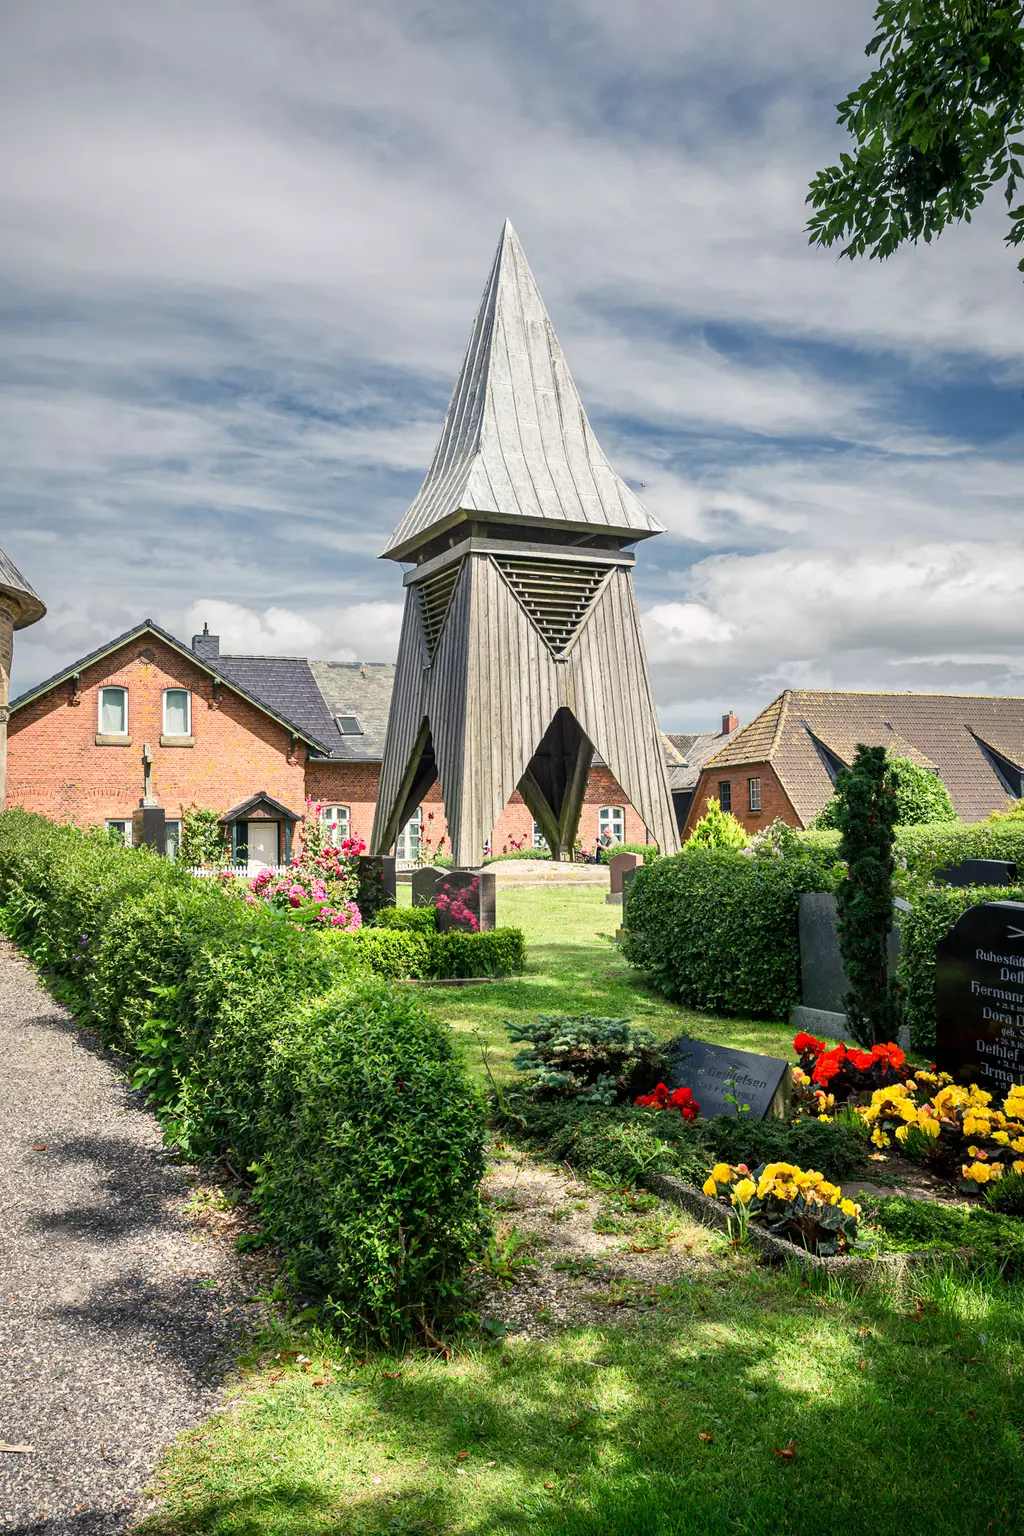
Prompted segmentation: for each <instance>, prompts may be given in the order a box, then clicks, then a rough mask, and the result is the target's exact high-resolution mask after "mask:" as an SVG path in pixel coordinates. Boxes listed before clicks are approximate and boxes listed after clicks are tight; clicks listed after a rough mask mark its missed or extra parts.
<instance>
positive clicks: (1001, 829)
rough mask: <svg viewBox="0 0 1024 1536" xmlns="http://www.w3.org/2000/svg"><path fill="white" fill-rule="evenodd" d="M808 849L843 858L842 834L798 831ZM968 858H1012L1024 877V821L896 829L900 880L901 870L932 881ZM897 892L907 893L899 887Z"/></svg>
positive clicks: (908, 874) (1013, 820) (959, 823)
mask: <svg viewBox="0 0 1024 1536" xmlns="http://www.w3.org/2000/svg"><path fill="white" fill-rule="evenodd" d="M797 837H798V838H799V840H800V842H801V843H802V844H803V845H804V847H805V848H808V849H811V850H813V851H814V852H815V853H817V854H819V855H822V856H825V857H827V856H828V855H829V854H832V855H833V856H834V857H836V858H838V856H839V833H838V832H819V831H815V830H810V831H807V832H798V833H797ZM964 859H1010V860H1012V861H1013V862H1015V863H1017V864H1018V865H1019V866H1020V869H1021V872H1022V875H1024V822H1022V821H1020V820H1018V819H1017V818H1015V817H1006V818H1003V819H1000V820H996V821H992V820H990V821H979V822H959V821H957V822H946V821H939V822H931V823H928V824H927V825H924V826H919V827H897V828H896V869H897V881H899V878H900V873H901V871H905V873H906V876H907V877H908V879H910V880H930V879H931V877H932V876H933V875H934V874H936V873H937V872H938V871H939V870H940V869H944V868H945V867H946V866H947V865H949V864H961V863H962V862H963V861H964ZM897 891H898V893H899V894H903V892H902V890H901V888H900V886H899V885H898V884H897Z"/></svg>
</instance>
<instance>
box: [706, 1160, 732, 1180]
mask: <svg viewBox="0 0 1024 1536" xmlns="http://www.w3.org/2000/svg"><path fill="white" fill-rule="evenodd" d="M710 1177H711V1178H713V1179H714V1181H715V1183H716V1184H731V1183H732V1169H731V1168H730V1167H729V1164H728V1163H716V1164H715V1166H714V1167H713V1168H712V1170H711V1174H710Z"/></svg>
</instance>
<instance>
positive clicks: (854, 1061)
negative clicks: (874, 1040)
mask: <svg viewBox="0 0 1024 1536" xmlns="http://www.w3.org/2000/svg"><path fill="white" fill-rule="evenodd" d="M846 1059H847V1061H848V1062H849V1063H850V1064H851V1066H854V1067H856V1068H857V1071H858V1072H867V1071H868V1069H869V1068H870V1067H871V1065H872V1064H873V1062H874V1060H875V1052H874V1051H855V1050H848V1051H847V1052H846Z"/></svg>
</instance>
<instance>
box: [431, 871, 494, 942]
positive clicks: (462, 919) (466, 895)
mask: <svg viewBox="0 0 1024 1536" xmlns="http://www.w3.org/2000/svg"><path fill="white" fill-rule="evenodd" d="M434 907H435V910H436V912H437V931H438V933H449V932H451V931H452V930H453V929H455V930H459V931H461V932H463V933H482V932H485V931H486V930H487V929H489V928H493V927H494V923H495V909H496V900H495V888H494V876H493V875H492V874H491V873H490V871H489V870H486V869H483V870H475V869H450V870H446V871H445V872H444V873H443V874H442V875H441V877H440V879H439V880H438V882H437V887H436V891H435V895H434Z"/></svg>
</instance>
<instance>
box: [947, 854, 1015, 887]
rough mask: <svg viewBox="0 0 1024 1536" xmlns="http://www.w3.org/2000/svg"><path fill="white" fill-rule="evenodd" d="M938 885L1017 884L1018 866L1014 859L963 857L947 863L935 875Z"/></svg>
mask: <svg viewBox="0 0 1024 1536" xmlns="http://www.w3.org/2000/svg"><path fill="white" fill-rule="evenodd" d="M935 882H936V884H937V885H1015V884H1016V883H1017V866H1016V864H1015V863H1014V862H1013V860H1012V859H963V860H962V861H961V863H959V864H947V865H946V867H945V869H940V870H939V871H938V872H937V873H936V876H935Z"/></svg>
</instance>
